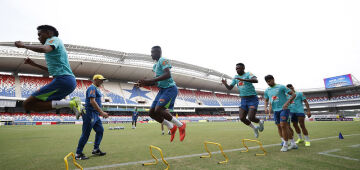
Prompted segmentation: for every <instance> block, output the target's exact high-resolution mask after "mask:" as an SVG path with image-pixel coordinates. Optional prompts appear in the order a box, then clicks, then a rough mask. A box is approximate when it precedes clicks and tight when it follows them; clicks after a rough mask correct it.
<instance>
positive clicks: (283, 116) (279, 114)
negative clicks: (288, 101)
mask: <svg viewBox="0 0 360 170" xmlns="http://www.w3.org/2000/svg"><path fill="white" fill-rule="evenodd" d="M289 116H290V110H289V109H286V110H280V111H275V112H274V121H275V124H280V122H288V123H290V119H289Z"/></svg>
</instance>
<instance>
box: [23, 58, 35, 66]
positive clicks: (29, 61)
mask: <svg viewBox="0 0 360 170" xmlns="http://www.w3.org/2000/svg"><path fill="white" fill-rule="evenodd" d="M24 64H30V65H34V64H35V62H34V61H33V60H31V59H30V58H25V59H24Z"/></svg>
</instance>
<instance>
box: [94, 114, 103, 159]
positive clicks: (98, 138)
mask: <svg viewBox="0 0 360 170" xmlns="http://www.w3.org/2000/svg"><path fill="white" fill-rule="evenodd" d="M94 117H97V118H96V120H95V121H96V122H95V124H94V126H93V129H94V131H95V132H96V134H95V142H94V150H93V151H92V154H93V155H99V156H103V155H106V152H102V151H101V150H100V143H101V140H102V138H103V135H104V127H103V125H102V122H101V120H100V118H99V116H97V115H94Z"/></svg>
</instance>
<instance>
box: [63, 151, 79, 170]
mask: <svg viewBox="0 0 360 170" xmlns="http://www.w3.org/2000/svg"><path fill="white" fill-rule="evenodd" d="M70 156H72V158H73V163H74V165H75V166H76V167H78V168H80V169H81V170H83V167H81V165H80V164H78V163H77V162H76V160H75V155H74V153H73V152H70V153H69V154H67V155H66V156H65V157H64V161H65V167H66V170H69V163H68V160H67V159H68V157H70Z"/></svg>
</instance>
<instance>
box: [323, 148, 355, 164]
mask: <svg viewBox="0 0 360 170" xmlns="http://www.w3.org/2000/svg"><path fill="white" fill-rule="evenodd" d="M338 151H341V149H333V150H328V151H325V152H319V153H318V154H320V155H326V156H330V157H335V158H341V159H347V160H352V161H359V159H355V158H350V157H347V156H340V155H335V154H330V153H331V152H338Z"/></svg>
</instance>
